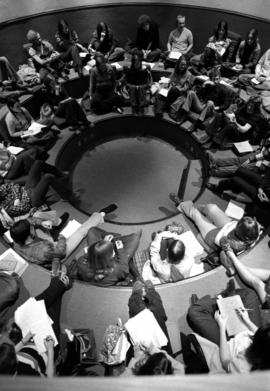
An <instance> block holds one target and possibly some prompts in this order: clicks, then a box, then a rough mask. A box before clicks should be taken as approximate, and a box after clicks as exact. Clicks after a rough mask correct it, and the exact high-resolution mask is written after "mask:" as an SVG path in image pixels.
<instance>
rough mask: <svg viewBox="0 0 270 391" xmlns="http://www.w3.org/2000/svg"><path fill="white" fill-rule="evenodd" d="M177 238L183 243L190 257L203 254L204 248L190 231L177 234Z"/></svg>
mask: <svg viewBox="0 0 270 391" xmlns="http://www.w3.org/2000/svg"><path fill="white" fill-rule="evenodd" d="M178 238H179V240H181V241H182V242H183V243H184V245H185V248H186V254H187V255H189V256H190V257H194V258H195V257H196V256H198V255H201V254H203V252H204V249H203V247H202V245H201V244H200V243H199V241H198V240H197V239H196V237H195V235H194V233H193V232H192V231H186V232H184V233H182V234H181V235H178Z"/></svg>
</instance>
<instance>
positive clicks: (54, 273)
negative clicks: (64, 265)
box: [51, 260, 61, 277]
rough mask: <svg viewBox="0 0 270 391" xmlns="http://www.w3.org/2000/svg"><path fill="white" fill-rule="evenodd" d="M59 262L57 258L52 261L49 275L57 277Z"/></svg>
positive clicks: (59, 267) (59, 268)
mask: <svg viewBox="0 0 270 391" xmlns="http://www.w3.org/2000/svg"><path fill="white" fill-rule="evenodd" d="M60 270H61V263H60V261H58V260H54V261H52V267H51V277H58V276H59V275H60Z"/></svg>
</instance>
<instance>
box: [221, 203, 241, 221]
mask: <svg viewBox="0 0 270 391" xmlns="http://www.w3.org/2000/svg"><path fill="white" fill-rule="evenodd" d="M244 213H245V204H240V202H236V201H230V202H229V203H228V206H227V208H226V210H225V214H226V215H227V216H229V217H231V218H232V219H235V220H240V219H242V217H243V216H244Z"/></svg>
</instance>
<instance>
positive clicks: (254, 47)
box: [221, 28, 261, 77]
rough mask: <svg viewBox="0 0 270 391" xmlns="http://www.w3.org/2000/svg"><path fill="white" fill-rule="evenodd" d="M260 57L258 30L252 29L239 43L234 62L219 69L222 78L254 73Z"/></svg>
mask: <svg viewBox="0 0 270 391" xmlns="http://www.w3.org/2000/svg"><path fill="white" fill-rule="evenodd" d="M260 55H261V46H260V43H259V38H258V30H256V29H254V28H252V29H251V30H249V31H248V33H247V35H246V39H245V40H243V41H241V42H240V45H239V48H238V51H237V54H236V62H235V63H228V62H224V63H223V64H222V67H221V73H222V76H225V77H232V76H236V75H239V74H241V73H243V74H248V73H254V71H255V67H256V65H257V62H258V61H259V58H260Z"/></svg>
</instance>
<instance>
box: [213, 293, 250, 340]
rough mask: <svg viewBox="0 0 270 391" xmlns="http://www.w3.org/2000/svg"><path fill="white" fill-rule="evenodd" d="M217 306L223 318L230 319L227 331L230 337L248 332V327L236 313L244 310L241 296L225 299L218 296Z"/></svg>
mask: <svg viewBox="0 0 270 391" xmlns="http://www.w3.org/2000/svg"><path fill="white" fill-rule="evenodd" d="M217 305H218V308H219V311H220V313H221V314H222V316H224V317H228V321H227V325H226V329H227V333H228V335H229V336H232V335H236V334H238V333H240V332H241V331H245V330H247V327H246V325H245V324H244V323H243V321H242V320H241V319H240V317H239V316H238V315H237V312H236V309H238V308H244V304H243V302H242V299H241V297H240V296H239V295H235V296H229V297H225V298H223V297H221V296H218V299H217Z"/></svg>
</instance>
